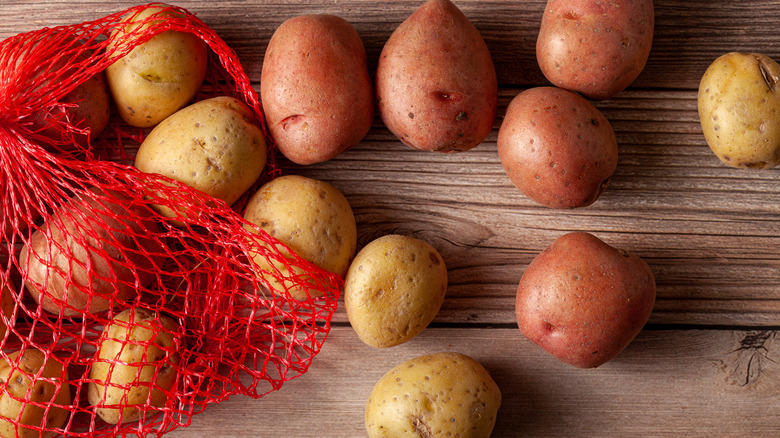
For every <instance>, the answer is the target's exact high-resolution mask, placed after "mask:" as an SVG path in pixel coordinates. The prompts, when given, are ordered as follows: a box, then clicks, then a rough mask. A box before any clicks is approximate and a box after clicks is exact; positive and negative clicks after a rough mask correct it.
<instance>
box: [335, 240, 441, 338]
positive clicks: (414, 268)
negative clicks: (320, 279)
mask: <svg viewBox="0 0 780 438" xmlns="http://www.w3.org/2000/svg"><path fill="white" fill-rule="evenodd" d="M446 292H447V268H446V266H445V265H444V260H442V258H441V255H439V253H438V252H437V251H436V249H435V248H434V247H432V246H431V245H430V244H428V243H427V242H425V241H423V240H420V239H416V238H414V237H410V236H401V235H397V234H391V235H387V236H383V237H380V238H378V239H376V240H374V241H372V242H371V243H369V244H368V245H366V246H365V247H364V248H363V249H362V250H360V252H359V253H358V254H357V255H356V256H355V260H353V261H352V265H350V267H349V271H348V272H347V278H346V283H345V284H344V306H345V308H346V310H347V317H348V318H349V322H350V324H352V328H353V329H355V332H356V333H357V335H358V337H359V338H360V340H361V341H363V342H364V343H366V344H368V345H371V346H374V347H379V348H387V347H393V346H395V345H398V344H402V343H404V342H406V341H408V340H410V339H412V338H413V337H415V336H417V335H418V334H420V332H422V331H423V330H424V329H425V328H426V327H427V326H428V324H430V323H431V321H433V318H435V317H436V314H437V313H439V309H440V308H441V305H442V302H444V295H445V293H446Z"/></svg>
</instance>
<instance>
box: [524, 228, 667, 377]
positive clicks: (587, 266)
mask: <svg viewBox="0 0 780 438" xmlns="http://www.w3.org/2000/svg"><path fill="white" fill-rule="evenodd" d="M655 293H656V292H655V280H654V278H653V273H652V271H651V270H650V267H649V266H648V265H647V263H645V262H644V260H642V259H641V258H640V257H638V256H636V255H633V254H630V253H628V252H627V251H624V250H620V249H617V248H614V247H612V246H610V245H608V244H607V243H605V242H604V241H602V240H601V239H599V238H598V237H596V236H594V235H592V234H590V233H585V232H571V233H567V234H564V235H563V236H561V237H559V238H558V239H556V240H555V241H554V242H553V243H552V244H551V245H550V246H549V247H547V248H546V249H545V250H544V251H542V252H541V253H540V254H539V255H537V256H536V257H535V258H534V260H533V261H532V262H531V263H530V264H529V265H528V267H527V268H526V270H525V272H524V273H523V276H522V278H521V279H520V284H519V285H518V288H517V298H516V302H515V312H516V314H517V325H518V327H519V328H520V330H521V331H522V333H523V334H524V335H525V336H526V337H527V338H528V339H529V340H530V341H531V342H533V343H535V344H537V345H539V346H540V347H541V348H543V349H544V350H546V351H547V352H548V353H550V354H551V355H553V356H555V357H556V358H558V359H559V360H560V361H562V362H564V363H567V364H571V365H574V366H576V367H581V368H594V367H598V366H600V365H602V364H604V363H606V362H608V361H609V360H611V359H612V358H614V357H615V356H617V355H618V353H620V352H621V351H622V350H623V349H624V348H625V347H626V346H627V345H628V344H629V343H630V342H631V341H632V340H633V339H634V338H635V337H636V335H637V334H639V332H640V331H641V330H642V327H643V326H644V325H645V323H646V322H647V320H648V318H649V317H650V313H651V312H652V310H653V305H654V303H655Z"/></svg>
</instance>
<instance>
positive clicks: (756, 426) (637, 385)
mask: <svg viewBox="0 0 780 438" xmlns="http://www.w3.org/2000/svg"><path fill="white" fill-rule="evenodd" d="M778 348H780V342H779V341H778V334H777V332H776V331H725V330H684V331H679V330H645V331H643V332H642V333H640V335H639V337H638V338H637V339H635V341H634V342H633V343H631V344H630V345H629V347H628V348H627V349H626V350H624V351H623V353H621V354H620V355H619V356H618V357H617V358H615V359H613V361H611V362H608V363H607V364H605V365H603V366H602V367H599V368H596V369H592V370H581V369H577V368H574V367H571V366H568V365H564V364H562V363H560V362H558V361H557V360H556V359H554V358H552V357H551V356H549V355H547V353H545V352H543V351H542V350H540V349H539V348H538V347H536V346H535V345H533V344H531V343H530V342H528V341H527V340H526V339H525V338H523V336H522V334H521V333H520V331H519V330H517V329H490V330H488V329H451V328H450V329H442V328H429V329H427V330H426V331H424V332H423V333H422V334H420V335H419V336H418V337H417V338H414V339H413V340H412V341H410V342H408V343H406V344H402V345H400V346H397V347H394V348H391V349H384V350H380V349H375V348H373V347H368V346H366V345H364V344H362V343H361V342H360V341H359V340H358V339H357V336H356V335H355V334H354V332H353V331H352V329H351V328H349V327H334V328H333V330H332V332H331V335H330V337H329V339H328V341H327V342H326V344H325V346H324V347H323V350H322V352H321V354H320V355H319V356H318V357H317V358H316V359H315V360H314V362H313V364H312V366H311V368H310V369H309V371H308V372H307V373H306V374H304V375H303V376H301V377H299V378H297V379H295V380H292V381H290V382H287V383H286V384H285V385H284V386H283V387H282V389H281V390H280V391H278V392H274V393H271V394H269V395H267V396H266V397H264V398H260V399H258V400H253V399H249V398H246V397H235V398H231V399H229V400H228V401H226V402H224V403H222V404H219V405H213V406H209V407H208V408H207V409H206V411H205V412H203V413H202V414H199V415H196V416H194V417H193V420H192V424H191V425H190V426H188V427H186V428H183V429H179V430H176V431H174V432H172V433H170V434H168V435H166V436H170V437H172V438H174V437H195V436H209V437H215V438H216V437H237V436H248V435H251V436H257V437H274V436H280V435H281V436H295V437H300V438H306V437H312V438H314V437H323V436H332V437H336V436H337V437H344V438H348V437H364V436H365V429H364V422H363V411H364V408H365V403H366V401H367V399H368V394H369V393H370V392H371V388H372V387H373V385H374V384H375V383H376V381H377V380H378V379H379V378H380V377H381V376H382V375H383V374H384V373H385V372H387V371H388V370H389V369H391V368H392V367H394V366H395V365H397V364H399V363H401V362H402V361H404V360H407V359H410V358H413V357H416V356H419V355H423V354H429V353H434V352H438V351H457V352H460V353H463V354H467V355H469V356H471V357H473V358H475V359H477V360H478V361H480V362H481V363H482V364H483V365H484V366H485V368H486V369H487V370H488V371H489V372H490V373H491V375H492V377H493V379H494V380H495V381H496V383H498V385H499V387H500V388H501V391H502V405H501V408H500V410H499V415H498V420H497V424H496V428H495V430H494V432H493V436H495V437H516V436H533V437H571V436H577V437H604V436H613V437H629V436H653V437H680V436H718V437H741V436H774V434H775V433H776V431H777V425H778V424H780V412H778V410H777V409H776V397H777V391H778V390H780V365H778V363H777V362H776V361H774V360H773V357H776V356H777V354H778V353H780V351H778Z"/></svg>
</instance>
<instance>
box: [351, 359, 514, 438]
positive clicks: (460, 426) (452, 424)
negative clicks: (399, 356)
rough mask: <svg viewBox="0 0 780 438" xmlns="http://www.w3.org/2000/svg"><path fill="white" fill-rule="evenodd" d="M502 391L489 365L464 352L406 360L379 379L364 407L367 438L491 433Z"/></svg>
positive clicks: (464, 437) (466, 437)
mask: <svg viewBox="0 0 780 438" xmlns="http://www.w3.org/2000/svg"><path fill="white" fill-rule="evenodd" d="M500 405H501V391H500V390H499V388H498V385H496V382H495V381H494V380H493V378H491V377H490V374H489V373H488V372H487V370H485V368H484V367H483V366H482V365H481V364H480V363H479V362H477V361H476V360H474V359H473V358H471V357H469V356H466V355H464V354H460V353H452V352H442V353H435V354H429V355H426V356H421V357H417V358H414V359H411V360H408V361H406V362H404V363H402V364H400V365H398V366H396V367H395V368H393V369H392V370H390V371H389V372H388V373H387V374H385V375H384V376H382V378H381V379H379V381H378V382H377V383H376V385H375V386H374V388H373V390H372V391H371V395H370V396H369V399H368V403H367V405H366V411H365V423H366V430H367V431H368V436H369V438H407V437H408V438H419V437H461V438H488V437H489V436H490V434H491V432H492V431H493V427H494V426H495V424H496V415H497V413H498V408H499V406H500Z"/></svg>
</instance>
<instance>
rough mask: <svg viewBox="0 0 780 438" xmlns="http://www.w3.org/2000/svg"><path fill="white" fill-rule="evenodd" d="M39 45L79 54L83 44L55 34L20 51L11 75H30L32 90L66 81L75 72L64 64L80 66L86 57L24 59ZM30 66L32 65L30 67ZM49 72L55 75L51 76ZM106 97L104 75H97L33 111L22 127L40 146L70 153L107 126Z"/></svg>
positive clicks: (107, 107) (81, 54)
mask: <svg viewBox="0 0 780 438" xmlns="http://www.w3.org/2000/svg"><path fill="white" fill-rule="evenodd" d="M41 44H42V45H43V46H46V45H49V44H55V45H57V44H60V45H62V44H69V45H71V46H72V47H69V50H80V49H82V48H81V47H79V46H82V45H83V44H84V43H83V42H82V41H78V40H75V39H74V38H72V37H70V36H66V37H62V36H61V35H59V34H56V33H55V34H52V36H50V37H49V39H47V40H39V41H35V42H33V43H32V44H31V47H30V48H29V49H28V48H25V50H29V51H21V52H20V53H19V54H18V58H17V60H16V64H15V68H16V70H17V72H15V74H17V75H19V72H28V71H32V72H33V73H32V75H31V76H30V75H29V74H28V76H30V77H28V80H29V81H30V82H29V83H30V84H32V83H38V85H36V86H35V87H34V88H35V89H43V88H48V87H52V86H54V85H55V84H56V83H59V82H66V81H68V80H69V79H70V78H71V76H72V75H73V74H75V73H76V71H75V70H76V68H77V67H72V66H71V67H68V64H69V63H73V62H84V60H85V59H86V58H87V57H88V56H89V53H88V52H84V53H80V54H79V55H78V56H77V57H76V58H75V59H70V58H68V57H65V58H60V59H56V60H53V61H51V60H49V59H46V60H40V59H37V58H35V56H33V57H32V58H28V57H30V56H32V55H31V53H34V52H35V51H36V50H40V48H39V45H41ZM44 50H45V49H44ZM28 60H29V61H28ZM49 61H51V62H52V65H51V66H47V65H46V64H45V63H46V62H49ZM30 62H34V63H36V64H35V65H33V66H31V65H29V64H30ZM41 63H43V64H41ZM53 72H59V73H58V74H57V75H56V76H55V75H53ZM22 74H23V73H22ZM42 77H45V79H42ZM108 93H109V92H108V85H107V83H106V75H105V72H102V71H101V72H99V73H96V74H94V75H93V76H90V77H89V78H88V79H87V80H85V81H84V82H82V83H81V84H79V85H77V86H76V87H75V88H73V90H71V91H70V92H69V93H68V94H66V95H65V96H63V97H62V98H60V99H59V100H58V101H57V102H56V103H54V104H52V105H50V106H48V107H44V108H39V109H37V110H36V111H35V112H33V113H32V114H30V115H29V116H28V117H27V118H26V120H24V121H23V123H22V124H28V123H29V129H30V130H31V131H32V132H34V133H35V134H37V135H39V136H40V137H38V138H37V140H38V141H40V142H42V143H44V144H51V143H54V145H56V146H57V147H58V148H60V149H63V150H72V149H75V148H76V147H77V146H80V147H87V146H88V145H89V144H90V142H92V141H94V139H95V138H96V137H97V136H98V135H100V133H101V132H103V130H104V129H105V128H106V126H108V122H109V118H110V115H111V114H110V106H111V103H110V98H109V95H108ZM74 143H75V144H74Z"/></svg>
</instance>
